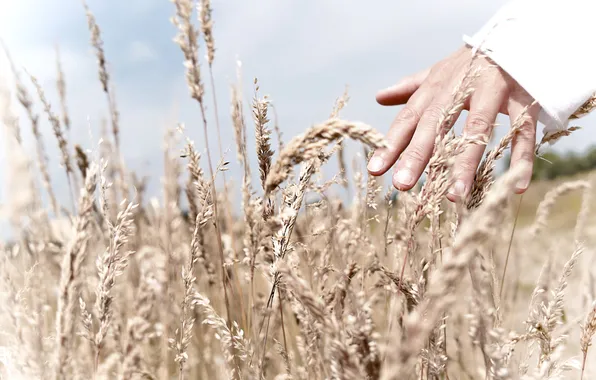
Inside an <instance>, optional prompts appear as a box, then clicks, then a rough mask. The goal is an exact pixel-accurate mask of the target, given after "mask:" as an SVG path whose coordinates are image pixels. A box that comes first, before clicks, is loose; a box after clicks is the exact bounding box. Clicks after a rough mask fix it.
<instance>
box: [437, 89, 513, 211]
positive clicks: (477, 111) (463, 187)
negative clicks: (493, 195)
mask: <svg viewBox="0 0 596 380" xmlns="http://www.w3.org/2000/svg"><path fill="white" fill-rule="evenodd" d="M506 94H507V93H506V90H505V88H503V89H500V90H497V91H495V90H494V87H493V86H490V87H488V88H487V87H484V88H477V89H476V92H475V93H474V95H473V96H472V98H471V99H470V113H469V115H468V118H467V119H466V124H465V125H464V130H463V134H464V136H466V137H468V138H475V139H476V138H478V139H480V140H484V141H487V142H488V139H489V137H490V135H491V133H492V130H493V126H494V123H495V120H496V119H497V115H498V114H499V110H500V108H501V104H503V103H505V99H506ZM485 148H486V145H485V144H471V143H468V145H467V146H466V147H465V149H464V151H463V152H462V153H461V154H459V155H458V156H457V157H456V159H455V164H454V165H453V177H454V183H453V185H452V186H451V189H450V190H449V192H448V194H447V198H448V199H449V200H450V201H452V202H455V201H457V200H459V199H464V198H465V197H466V196H467V195H468V193H469V192H470V189H471V188H472V183H473V182H474V177H475V176H476V169H477V168H478V165H479V164H480V161H481V160H482V155H483V154H484V150H485Z"/></svg>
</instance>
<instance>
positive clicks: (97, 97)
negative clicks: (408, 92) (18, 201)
mask: <svg viewBox="0 0 596 380" xmlns="http://www.w3.org/2000/svg"><path fill="white" fill-rule="evenodd" d="M0 1H1V2H0V37H1V38H2V39H3V40H4V42H5V44H6V46H7V47H8V49H9V50H10V52H11V54H12V56H13V59H14V61H15V63H16V65H17V67H18V69H19V70H21V71H23V70H27V71H28V72H29V73H30V74H32V75H34V76H36V77H37V78H38V79H39V80H40V83H41V85H42V86H43V87H44V89H45V91H46V95H47V96H48V97H49V99H50V101H51V102H52V104H53V105H54V106H55V107H58V104H59V103H58V100H57V92H56V47H59V49H60V55H61V60H62V65H63V69H64V71H65V74H66V86H67V99H68V107H69V111H70V115H71V118H72V125H73V131H72V133H71V140H72V142H73V143H78V144H80V145H82V146H83V147H85V148H87V149H95V148H96V147H97V140H98V139H99V136H100V125H101V120H102V118H108V116H109V115H108V112H107V105H106V101H105V96H104V94H103V93H102V92H101V87H100V83H99V81H98V79H97V65H96V62H95V61H96V58H95V56H94V53H93V51H92V48H91V47H90V44H89V32H88V29H87V25H86V17H85V12H84V9H83V6H82V4H81V2H80V1H73V0H51V1H50V0H46V1H39V0H19V1H14V0H0ZM504 3H505V1H503V0H497V1H491V2H479V1H474V0H452V1H444V0H427V1H424V2H414V1H395V0H371V1H367V2H366V3H364V2H362V1H346V0H320V1H291V0H286V1H276V0H258V1H257V0H225V1H224V0H214V1H213V4H212V5H213V9H214V32H215V46H216V50H217V51H216V56H215V63H214V73H215V80H216V95H217V100H218V103H219V117H220V120H221V124H222V133H223V141H224V149H228V153H227V154H228V157H227V159H228V160H230V161H232V164H231V167H230V173H231V174H230V175H229V176H231V177H232V178H238V179H237V180H236V183H239V181H240V180H239V177H237V176H238V175H239V173H240V169H239V166H238V165H237V164H236V162H235V146H234V138H233V132H232V126H231V118H230V116H229V100H230V94H229V87H230V84H232V83H234V82H235V81H236V71H237V70H236V66H237V63H236V62H237V60H240V61H241V62H242V75H243V82H244V84H243V87H244V99H245V107H246V109H245V116H246V118H247V123H248V125H249V130H251V128H250V126H252V123H251V122H250V109H248V105H249V104H250V101H251V98H252V94H253V87H254V86H253V84H252V83H253V78H255V77H257V78H258V79H259V83H260V87H261V90H260V93H261V95H263V94H268V95H269V96H270V98H271V99H272V102H273V104H274V106H275V109H276V111H277V121H278V123H279V126H280V128H281V130H282V133H283V137H284V139H285V140H286V141H288V140H289V139H290V138H291V137H292V136H294V135H296V134H299V133H302V132H303V131H304V130H305V129H306V128H307V127H309V126H310V125H312V124H313V123H316V122H320V121H323V120H325V119H326V118H327V117H328V116H329V113H330V111H331V109H332V106H333V103H334V101H335V99H336V98H337V97H339V96H340V95H341V94H342V93H343V92H344V88H345V86H346V85H347V86H349V96H350V101H349V104H348V106H347V107H346V108H345V110H344V111H342V117H343V118H346V119H353V120H360V121H364V122H366V123H368V124H370V125H372V126H374V127H375V128H377V129H378V130H380V131H382V132H385V131H387V129H388V126H389V125H390V123H391V121H392V119H393V117H394V116H395V114H396V112H397V111H398V109H397V108H384V107H381V106H379V105H377V103H376V102H375V99H374V96H375V92H376V91H377V90H378V89H381V88H384V87H387V86H389V85H391V84H393V83H394V82H396V81H397V80H399V79H400V78H401V77H403V76H405V75H408V74H410V73H413V72H416V71H419V70H422V69H424V68H426V67H428V66H430V65H432V64H433V63H435V62H436V61H438V60H440V59H442V58H444V57H446V56H447V55H448V54H450V53H451V52H452V51H454V50H456V49H457V48H458V47H460V46H461V45H462V36H463V35H464V34H473V33H474V32H475V31H476V30H477V29H478V28H479V27H480V26H481V25H482V24H483V23H484V22H485V21H486V20H488V18H489V17H490V16H491V15H492V14H493V13H494V12H496V11H497V9H498V8H499V7H500V6H501V5H502V4H504ZM88 5H89V8H90V9H91V11H92V12H93V13H94V14H95V16H96V18H97V22H98V24H99V26H100V28H101V32H102V38H103V40H104V48H105V53H106V57H107V60H108V65H109V66H108V67H109V70H110V73H111V75H112V80H113V83H115V94H116V100H117V103H118V107H119V111H120V115H121V126H122V130H121V140H122V151H123V155H124V159H125V162H126V163H127V166H128V167H129V168H130V169H131V170H134V171H136V172H138V173H139V174H141V175H147V176H149V177H150V182H149V189H148V192H149V194H150V195H157V194H159V191H160V182H159V178H160V176H161V173H162V172H163V168H162V166H163V165H162V158H163V154H162V151H161V149H162V144H163V141H164V133H165V130H166V129H167V128H171V127H174V126H175V125H176V124H177V123H179V122H183V123H185V125H186V127H187V130H186V131H187V134H188V135H190V137H191V138H193V139H194V140H195V143H196V146H197V147H198V150H199V151H202V150H203V147H204V141H203V139H202V134H201V133H200V132H201V131H200V128H201V125H200V123H199V121H200V114H199V109H198V107H197V105H196V104H195V102H194V101H192V100H191V99H190V97H189V96H188V89H187V86H186V84H185V80H184V68H183V66H182V54H181V52H180V50H179V48H178V46H176V45H175V44H174V43H173V42H172V38H173V37H174V36H175V33H176V30H175V28H174V26H173V25H172V24H171V23H170V21H169V19H170V17H171V16H172V15H173V13H174V5H173V4H171V3H170V2H169V1H167V0H126V1H121V0H88ZM201 43H202V41H201ZM0 61H1V65H2V66H1V67H2V69H3V71H2V73H3V75H2V78H3V79H2V80H4V81H6V83H9V81H11V79H10V78H11V75H10V74H9V73H7V70H6V69H7V65H6V60H5V58H4V55H2V58H1V60H0ZM203 67H204V68H206V64H204V65H203ZM4 74H6V75H4ZM22 78H23V81H24V82H25V83H26V84H27V85H30V84H31V83H30V81H29V80H28V77H27V76H25V75H24V72H23V77H22ZM208 85H209V82H206V86H208ZM8 87H9V88H10V89H11V90H13V89H14V87H13V85H12V84H8ZM207 89H209V87H207ZM32 93H34V91H33V90H32ZM211 95H212V94H211V91H207V97H208V99H207V102H206V104H208V105H211V104H212V102H211V99H210V97H211ZM14 106H15V107H16V108H17V109H19V112H22V110H21V107H17V104H16V103H15V104H14ZM35 106H36V109H37V110H38V111H42V110H41V108H40V107H39V105H38V104H36V105H35ZM208 112H209V113H210V114H211V115H212V110H208ZM41 116H42V117H41V123H42V124H41V128H42V131H41V132H42V134H43V136H44V139H45V140H46V148H47V150H48V156H49V158H50V174H51V176H52V178H53V181H55V183H54V184H53V185H54V188H55V189H56V192H57V195H58V196H59V198H60V200H62V201H63V202H65V203H66V200H67V198H68V191H67V190H66V189H67V187H66V181H65V180H64V174H63V171H62V169H61V168H60V160H59V157H60V156H59V151H58V148H57V144H56V141H55V138H54V136H53V135H52V133H51V127H50V125H49V123H48V122H47V119H46V118H45V115H43V113H42V115H41ZM270 118H271V119H273V114H271V115H270ZM21 120H22V121H21V124H22V126H21V128H22V131H23V135H24V136H23V137H24V139H25V141H26V144H27V145H28V146H30V147H31V150H30V151H31V152H32V154H33V152H34V143H33V138H32V135H31V130H30V126H29V125H28V123H27V119H26V118H21ZM461 121H462V120H461V119H460V123H459V124H460V125H461ZM595 121H596V117H595V116H594V115H592V116H591V117H587V118H585V119H582V120H580V121H579V122H578V123H577V124H579V125H582V126H586V127H587V128H584V129H583V130H580V131H578V132H576V133H575V134H573V135H572V136H570V137H567V138H564V139H562V140H561V141H560V142H558V143H557V144H555V146H554V147H553V148H552V149H554V151H555V152H559V153H561V152H568V151H574V152H578V154H581V153H582V152H584V151H586V149H587V148H588V147H589V146H590V145H591V144H592V143H593V142H594V139H595V136H596V134H595V132H594V130H593V129H592V128H591V127H590V125H591V124H594V122H595ZM499 123H500V124H501V125H500V127H498V129H497V132H496V134H495V137H497V138H498V137H499V136H502V135H503V133H504V131H505V130H506V128H508V124H509V120H508V118H506V117H502V118H500V119H499ZM210 125H211V126H213V134H212V135H211V138H212V139H213V141H212V146H213V147H216V146H217V145H216V144H217V141H216V133H215V125H214V123H213V122H212V121H210ZM540 129H541V127H540ZM90 132H91V133H90ZM251 132H252V130H251ZM541 134H542V133H541V132H539V133H538V135H539V137H540V136H541ZM248 139H249V150H250V148H251V147H252V146H253V145H254V135H253V134H252V133H251V134H249V136H248ZM274 141H275V140H274ZM274 145H276V143H274ZM347 149H348V151H347V157H351V156H353V155H354V154H355V153H361V152H360V150H358V152H356V150H357V149H355V148H354V146H350V145H348V148H347ZM5 151H6V149H4V148H2V150H0V153H1V154H0V180H1V182H2V187H1V189H0V204H2V203H5V202H7V200H6V189H7V187H8V186H11V181H10V178H7V172H6V165H7V164H8V165H10V159H9V158H8V157H6V155H5V154H4V153H5ZM593 156H595V157H596V155H593ZM251 159H252V160H253V161H255V162H256V158H255V157H254V154H252V155H251ZM550 161H551V162H554V161H555V160H554V159H552V157H551V160H550ZM539 164H540V165H542V166H544V165H546V166H551V164H550V163H545V161H541V162H540V163H539ZM251 165H254V162H253V163H251ZM329 165H330V166H331V168H330V169H325V170H326V173H327V174H329V173H334V172H336V170H337V169H336V168H337V166H336V164H334V163H329ZM578 165H580V164H578ZM581 165H584V164H581ZM581 165H580V166H581ZM594 165H596V158H595V160H594ZM559 166H561V167H563V168H569V167H570V165H568V164H564V165H559ZM584 166H585V165H584ZM541 170H543V169H541ZM253 174H254V175H256V173H253ZM546 176H548V175H546ZM386 182H387V183H389V181H386ZM61 190H63V191H61Z"/></svg>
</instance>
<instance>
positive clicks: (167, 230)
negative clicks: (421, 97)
mask: <svg viewBox="0 0 596 380" xmlns="http://www.w3.org/2000/svg"><path fill="white" fill-rule="evenodd" d="M172 11H173V12H175V17H173V19H172V22H173V23H174V25H175V26H176V27H177V28H178V31H179V34H178V36H177V37H176V39H175V43H176V44H177V45H179V47H180V49H181V52H182V56H183V57H184V58H183V59H184V69H185V75H186V80H187V83H188V89H189V95H190V96H191V97H192V99H194V100H195V101H196V104H197V106H198V107H197V112H200V113H201V116H202V121H203V123H202V125H201V126H200V128H201V129H202V131H203V132H204V135H205V141H207V138H206V136H207V135H208V134H217V135H218V137H219V138H218V141H219V142H220V143H219V146H215V147H209V146H207V147H206V154H204V155H201V154H199V152H198V151H197V149H196V148H195V146H194V143H193V142H192V141H190V140H188V139H187V138H186V137H185V130H184V125H183V124H182V123H181V124H180V125H178V126H177V127H176V126H173V127H172V128H171V130H170V131H169V132H168V133H167V135H166V137H165V141H166V144H165V148H164V151H163V157H164V159H163V165H164V168H165V176H164V178H163V179H162V184H163V189H162V196H161V197H160V198H150V199H149V194H146V192H145V186H144V182H143V181H142V180H139V179H138V178H137V176H136V175H135V173H132V172H131V171H130V170H129V169H128V168H127V165H126V162H124V160H123V159H122V155H121V146H122V144H123V143H124V142H121V141H120V138H119V136H120V123H119V110H118V104H117V103H116V102H115V100H114V99H115V98H114V93H113V90H112V84H111V82H110V81H111V78H110V74H109V72H108V70H107V69H106V61H107V58H106V57H105V54H104V50H103V42H102V39H101V30H100V27H99V26H98V25H97V23H96V21H95V18H94V16H93V14H92V12H91V10H89V9H87V18H88V25H89V31H90V39H91V45H92V47H93V49H94V52H95V54H96V56H97V63H98V72H99V80H100V84H101V87H102V89H103V91H104V93H105V95H106V100H105V101H107V104H108V106H109V110H110V115H109V117H110V132H109V134H108V135H106V136H104V137H103V139H102V140H101V142H98V144H97V146H96V147H95V148H94V149H91V150H85V149H83V148H81V147H80V146H78V145H76V142H75V143H73V142H72V141H69V140H68V138H67V136H68V133H67V132H68V130H69V129H70V128H71V125H70V121H69V117H68V106H67V104H68V102H67V98H68V97H67V91H66V89H67V84H68V83H67V82H66V80H65V78H67V76H68V73H62V71H61V69H60V68H59V69H58V76H57V88H58V90H59V96H60V100H61V101H60V104H57V105H56V104H52V105H50V104H49V102H48V101H47V99H46V96H45V94H44V91H46V89H43V88H42V87H41V86H39V85H38V84H37V81H36V80H35V78H34V77H31V76H30V75H29V74H28V73H24V72H18V71H17V70H16V69H15V68H14V65H13V73H14V76H15V82H16V87H15V88H10V89H9V88H6V87H3V88H2V94H0V97H1V101H2V109H1V116H2V121H3V124H4V129H5V132H6V133H5V136H6V139H7V142H8V143H7V149H9V150H10V152H9V157H10V160H11V162H10V171H11V176H10V178H11V181H12V183H11V189H12V192H13V194H12V196H11V203H10V204H7V205H4V209H3V210H2V211H3V212H4V213H5V214H6V215H8V216H9V221H10V224H11V227H12V229H13V231H14V236H15V239H13V240H11V241H10V242H8V241H7V242H0V252H1V255H0V260H1V266H0V274H1V275H0V283H1V285H0V287H1V289H2V292H1V293H0V296H1V297H2V300H1V302H0V313H1V316H2V317H1V318H0V332H1V334H0V348H1V350H0V363H1V367H0V375H1V376H0V378H2V379H15V380H20V379H90V378H92V379H98V380H99V379H160V380H161V379H164V380H165V379H176V378H177V379H279V380H281V379H308V380H311V379H313V380H315V379H370V380H374V379H433V380H436V379H498V380H503V379H579V378H582V377H583V378H584V379H594V378H596V353H594V352H593V351H590V350H589V347H590V342H591V339H592V335H593V334H594V333H595V332H596V303H595V301H596V281H595V274H596V270H595V269H593V268H591V263H592V261H593V259H594V254H595V251H594V250H593V249H591V247H592V244H593V243H594V236H596V235H595V234H594V232H595V226H596V223H595V221H594V220H593V219H594V218H592V217H591V214H592V213H591V209H592V208H593V206H594V204H593V203H594V202H595V200H594V199H593V197H592V193H593V189H592V179H591V178H592V175H588V176H584V177H582V178H572V179H568V180H565V181H556V182H549V183H546V182H544V183H536V184H533V185H532V187H531V189H530V190H529V192H528V193H526V194H525V195H524V196H523V197H520V196H519V195H514V194H513V191H512V189H513V185H514V183H515V181H516V178H517V176H518V174H519V173H518V172H517V171H509V172H506V173H504V174H503V175H501V176H499V178H495V165H496V163H497V161H498V160H499V159H500V158H501V156H502V155H503V154H504V152H505V151H506V150H507V148H508V147H509V145H510V143H511V140H512V138H513V136H515V134H516V133H517V131H518V130H519V127H520V125H521V124H522V122H523V118H520V119H519V120H515V121H514V123H513V125H512V128H511V129H510V131H509V132H508V133H507V135H506V136H505V137H503V139H502V140H501V141H499V142H498V144H497V145H496V147H495V148H494V149H492V150H491V151H489V152H488V154H487V156H486V158H485V160H484V162H483V163H482V165H481V167H480V168H479V170H478V173H477V176H476V181H475V184H474V188H473V191H472V194H471V196H470V198H469V199H466V200H465V201H463V202H461V203H459V204H452V203H448V202H446V201H445V200H444V199H445V194H446V192H447V191H448V189H449V187H450V185H451V183H452V180H451V177H450V169H451V167H452V165H453V161H454V157H455V156H457V154H459V153H460V152H461V151H462V150H463V148H464V147H465V146H467V145H468V144H484V143H486V141H485V138H483V137H482V136H455V135H453V134H451V133H449V134H447V135H444V136H441V137H440V138H438V139H437V141H436V144H435V150H434V154H433V158H432V160H431V162H430V164H429V167H428V169H427V180H426V182H425V184H424V186H422V188H420V189H417V190H415V191H412V192H408V193H400V194H398V196H397V197H396V196H395V193H394V192H393V191H392V190H390V189H385V188H383V186H381V185H380V183H379V182H378V180H377V179H375V178H373V177H371V176H369V175H368V174H367V173H366V172H365V171H363V169H362V168H364V167H365V160H364V158H361V159H360V160H358V159H354V160H353V161H352V160H351V157H347V156H348V153H349V152H348V150H347V149H346V150H345V151H344V140H347V139H352V140H355V141H356V142H358V143H359V144H361V145H362V147H363V149H364V151H365V152H366V154H369V152H371V151H372V150H374V149H375V148H378V147H380V146H383V145H384V144H385V142H384V140H383V136H382V134H380V133H379V132H377V131H376V130H375V129H373V128H372V127H370V126H368V125H366V124H364V123H361V122H352V121H347V120H343V119H341V111H342V108H344V106H345V105H346V102H347V95H344V96H342V97H340V98H338V100H337V102H336V105H335V107H334V109H332V110H330V112H331V113H330V118H329V119H328V120H326V121H322V122H321V123H320V124H317V125H314V126H312V127H310V128H308V129H307V130H306V131H305V132H304V133H303V134H302V135H300V136H296V137H294V138H291V139H287V140H286V141H282V139H281V134H280V133H279V130H277V126H276V124H275V123H272V122H270V120H269V117H270V115H269V114H270V112H269V111H270V106H271V105H270V102H269V100H268V99H267V97H266V96H263V95H261V94H262V92H263V90H262V89H259V88H258V83H257V81H256V80H255V89H254V98H253V101H252V104H250V105H247V104H243V101H242V99H243V97H242V94H241V93H240V89H239V87H238V88H233V89H232V104H231V107H230V109H231V118H232V120H233V126H234V135H235V138H236V146H237V152H236V155H235V157H234V158H235V160H237V161H238V163H239V164H240V165H241V167H242V169H243V171H242V173H243V178H242V179H241V180H240V181H236V182H237V183H238V182H239V183H240V184H241V187H240V188H239V189H232V188H231V187H230V186H231V185H230V184H231V183H232V181H231V180H230V178H226V169H227V167H228V166H229V165H230V163H228V162H226V161H223V160H222V159H220V157H222V155H221V152H222V151H221V137H220V136H221V135H220V133H221V132H220V126H219V122H218V121H216V122H215V123H214V125H211V124H208V122H207V120H208V117H207V112H209V111H208V109H211V108H212V107H211V106H213V108H214V109H217V105H216V104H215V105H212V104H209V105H207V104H205V103H206V100H205V91H206V88H211V86H212V84H213V81H214V80H215V79H216V78H214V77H213V75H212V67H213V64H214V61H215V58H216V50H215V42H214V36H213V29H212V21H211V9H210V4H209V1H208V0H202V1H200V4H199V7H198V8H197V9H196V10H195V8H194V5H193V2H192V1H190V0H173V5H172ZM197 16H198V22H197V20H196V17H197ZM199 45H200V46H201V47H199ZM204 55H206V59H205V61H204V62H203V61H202V59H201V60H200V59H199V57H203V56H204ZM108 58H109V57H108ZM473 72H474V70H473V68H471V70H470V73H473ZM473 79H474V75H473V74H470V75H469V76H467V77H466V78H464V79H463V80H462V83H461V84H460V86H459V87H458V88H457V89H456V91H455V92H454V97H453V102H452V105H451V107H450V108H449V109H446V110H444V115H443V118H442V120H441V123H440V125H438V126H437V128H444V126H445V125H449V124H450V123H452V122H453V120H452V118H453V115H454V114H457V113H458V111H459V110H461V108H462V106H463V103H464V102H465V100H466V98H467V97H468V96H469V95H470V94H471V92H472V91H473V86H474V81H473ZM30 88H33V89H34V90H35V91H30V90H29V89H30ZM17 107H21V108H22V110H24V112H25V113H26V115H27V119H25V120H19V119H18V118H17V117H16V114H17V113H16V109H17ZM38 110H40V111H39V113H38ZM247 110H248V111H247ZM580 111H581V112H585V111H586V110H583V109H582V110H580ZM246 114H250V116H252V117H249V115H246ZM42 117H46V118H48V120H49V122H50V124H51V126H52V130H53V133H54V135H55V137H56V142H57V144H58V146H59V148H60V152H61V157H60V158H59V159H60V160H61V163H62V166H63V168H64V170H65V175H66V178H68V188H69V189H70V193H71V194H70V195H71V197H70V199H71V202H70V204H60V203H59V202H58V201H57V199H58V197H57V196H56V194H55V190H54V189H53V188H52V186H51V179H50V177H49V170H48V163H47V157H46V154H45V146H44V142H43V140H42V139H41V138H40V133H39V120H40V118H42ZM181 122H182V121H181ZM188 127H189V126H187V128H188ZM193 128H196V126H193ZM29 129H30V130H31V131H32V132H33V135H34V136H35V137H36V141H37V145H36V152H35V153H34V154H28V153H27V152H25V149H24V147H23V144H22V142H21V140H22V139H21V132H22V131H25V130H27V131H29ZM252 133H254V134H255V136H256V141H257V144H256V146H255V147H253V146H248V145H247V143H246V141H247V138H246V136H247V134H252ZM252 155H256V157H257V158H258V167H250V165H249V164H248V162H249V159H248V157H249V156H252ZM334 155H337V157H338V162H339V163H340V167H339V168H331V169H327V172H329V171H330V170H331V171H333V170H335V172H336V173H337V174H336V175H335V176H334V177H333V179H332V180H330V181H324V180H322V179H321V178H320V177H319V176H318V175H317V174H318V173H319V172H320V171H321V167H322V166H324V165H329V163H328V161H329V159H330V157H332V156H334ZM56 160H58V158H56ZM347 162H354V165H353V166H354V167H353V168H352V171H351V172H353V173H354V175H353V176H352V177H351V178H347V176H346V175H345V173H346V168H347V167H348V164H347ZM252 172H255V173H256V172H258V173H259V175H258V178H259V180H258V181H256V182H254V181H251V178H252V176H251V173H252ZM216 182H217V183H221V184H222V186H215V184H216ZM38 184H40V186H38ZM343 186H350V188H351V189H353V191H352V195H353V199H352V200H350V202H345V201H344V200H342V199H340V198H336V197H333V196H332V195H331V194H332V193H333V192H332V191H331V190H333V189H334V188H341V187H343ZM232 194H239V195H241V196H239V197H236V196H233V195H232ZM307 195H308V196H309V199H316V200H317V201H316V202H308V203H306V202H305V197H306V196H307ZM310 196H312V198H311V197H310ZM42 198H44V199H48V200H49V201H48V202H45V203H44V202H41V199H42ZM237 210H241V213H240V214H238V213H237V212H236V211H237Z"/></svg>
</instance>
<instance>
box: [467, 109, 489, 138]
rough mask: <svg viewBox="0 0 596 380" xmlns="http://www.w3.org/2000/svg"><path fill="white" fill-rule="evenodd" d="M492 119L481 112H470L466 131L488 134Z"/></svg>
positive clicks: (473, 133) (475, 133)
mask: <svg viewBox="0 0 596 380" xmlns="http://www.w3.org/2000/svg"><path fill="white" fill-rule="evenodd" d="M492 124H493V123H492V121H490V119H489V117H488V116H486V114H484V113H482V112H476V113H473V114H470V116H469V117H468V120H467V122H466V132H467V133H468V134H470V135H482V136H488V135H489V134H490V132H491V130H492Z"/></svg>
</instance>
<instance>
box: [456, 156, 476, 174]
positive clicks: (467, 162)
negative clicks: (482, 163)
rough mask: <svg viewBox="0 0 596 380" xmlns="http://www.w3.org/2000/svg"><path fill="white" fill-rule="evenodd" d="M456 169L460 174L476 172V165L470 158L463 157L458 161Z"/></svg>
mask: <svg viewBox="0 0 596 380" xmlns="http://www.w3.org/2000/svg"><path fill="white" fill-rule="evenodd" d="M455 171H456V172H457V173H459V174H468V173H475V172H476V165H474V163H473V162H472V160H471V159H469V158H463V159H461V160H460V161H459V162H458V163H457V169H455Z"/></svg>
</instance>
